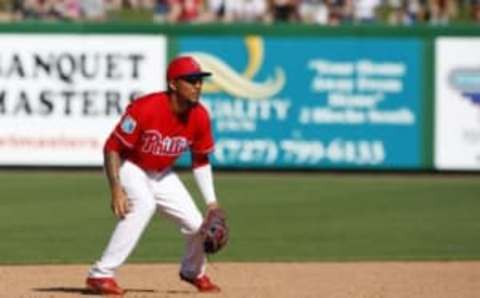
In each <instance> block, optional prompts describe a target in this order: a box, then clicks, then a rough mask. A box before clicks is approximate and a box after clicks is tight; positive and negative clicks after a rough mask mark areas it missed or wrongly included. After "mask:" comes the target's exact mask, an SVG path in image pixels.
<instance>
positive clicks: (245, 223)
mask: <svg viewBox="0 0 480 298" xmlns="http://www.w3.org/2000/svg"><path fill="white" fill-rule="evenodd" d="M182 178H183V180H184V181H185V183H186V184H187V186H188V187H189V188H190V189H193V190H194V191H193V193H194V195H195V196H197V197H198V192H197V191H196V188H195V184H194V183H193V182H192V177H191V175H190V174H188V172H187V173H185V174H182ZM216 184H217V192H218V194H219V197H220V200H221V203H222V204H223V205H224V206H225V207H226V209H227V211H228V214H229V222H230V226H231V241H230V244H229V246H228V247H227V249H226V250H225V251H223V252H221V253H220V254H218V255H216V256H213V259H214V260H217V261H359V260H465V259H480V237H478V235H479V234H480V221H479V220H478V210H480V183H479V178H478V176H438V175H437V176H426V175H414V176H408V175H382V174H363V175H362V174H317V173H308V174H273V173H270V174H259V173H253V174H252V173H243V174H234V173H220V174H217V175H216ZM0 189H1V192H0V196H1V199H0V234H1V235H2V239H1V240H0V263H1V264H28V263H91V262H93V261H94V260H95V259H96V258H98V256H99V255H100V253H101V252H102V250H103V248H104V246H105V244H106V242H107V241H108V237H109V236H110V233H111V231H112V229H113V227H114V224H115V220H114V218H113V216H112V215H111V212H110V209H109V202H108V201H109V195H108V192H107V188H106V181H105V179H104V177H103V175H102V173H101V172H99V171H98V172H94V171H93V172H82V173H78V172H77V173H75V172H20V171H3V172H0ZM199 205H201V206H203V204H202V203H201V201H199ZM182 248H183V242H182V238H181V236H180V234H179V232H178V231H177V230H176V227H175V226H174V225H173V224H171V223H169V222H166V221H165V220H163V218H160V217H154V219H153V220H152V222H151V224H150V226H149V228H148V229H147V231H146V233H145V235H144V237H143V239H142V240H141V241H140V243H139V245H138V247H137V249H136V251H135V252H134V254H133V255H132V256H131V258H130V259H129V261H130V262H150V261H156V262H161V261H177V260H179V259H180V257H181V254H182Z"/></svg>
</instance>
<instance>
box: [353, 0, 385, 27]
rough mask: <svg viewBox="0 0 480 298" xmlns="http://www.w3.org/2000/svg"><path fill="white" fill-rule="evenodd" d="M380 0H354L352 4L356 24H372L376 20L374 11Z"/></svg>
mask: <svg viewBox="0 0 480 298" xmlns="http://www.w3.org/2000/svg"><path fill="white" fill-rule="evenodd" d="M381 3H382V2H381V0H356V1H354V4H353V16H354V19H355V22H357V23H373V22H375V21H376V19H377V15H376V10H377V8H378V7H379V6H380V4H381Z"/></svg>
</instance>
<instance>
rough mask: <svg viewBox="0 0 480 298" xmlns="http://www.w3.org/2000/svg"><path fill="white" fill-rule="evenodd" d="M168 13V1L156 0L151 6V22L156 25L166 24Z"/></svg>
mask: <svg viewBox="0 0 480 298" xmlns="http://www.w3.org/2000/svg"><path fill="white" fill-rule="evenodd" d="M169 11H170V9H169V5H168V0H156V1H155V3H154V5H153V21H154V22H156V23H164V22H166V21H167V19H168V12H169Z"/></svg>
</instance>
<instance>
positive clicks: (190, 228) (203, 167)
mask: <svg viewBox="0 0 480 298" xmlns="http://www.w3.org/2000/svg"><path fill="white" fill-rule="evenodd" d="M209 75H211V74H210V73H208V72H204V71H202V70H201V68H200V66H199V65H198V64H197V62H196V61H195V60H194V59H193V58H192V57H187V56H184V57H178V58H176V59H174V60H173V61H172V62H171V63H170V64H169V66H168V69H167V81H168V91H166V92H159V93H152V94H148V95H146V96H143V97H141V98H139V99H137V100H135V101H134V102H133V103H132V104H130V106H128V108H127V110H126V112H125V114H124V115H123V116H122V118H121V120H120V122H119V123H118V125H117V126H116V127H115V129H114V130H113V132H112V133H111V135H110V136H109V138H108V139H107V142H106V144H105V148H104V155H105V156H104V157H105V162H104V166H105V172H106V175H107V178H108V182H109V186H110V191H111V208H112V211H113V212H114V213H115V215H116V216H117V217H118V218H119V221H118V223H117V226H116V228H115V230H114V231H113V234H112V236H111V239H110V242H109V244H108V246H107V248H106V249H105V251H104V252H103V255H102V257H101V258H100V260H99V261H97V262H96V263H95V264H94V266H93V267H92V268H91V269H90V271H89V274H88V278H87V281H86V283H87V287H88V288H89V289H90V290H91V291H92V292H95V293H99V294H116V295H122V294H123V293H124V290H123V289H122V288H121V287H120V286H119V285H118V284H117V283H116V281H115V279H114V276H115V271H116V269H118V268H119V267H120V266H121V265H122V264H123V263H124V262H125V261H126V259H127V257H128V256H129V255H130V253H131V252H132V250H133V249H134V247H135V246H136V244H137V241H138V240H139V238H140V236H141V234H142V232H143V231H144V230H145V228H146V226H147V224H148V223H149V221H150V219H151V218H152V216H153V214H154V213H156V212H158V213H159V214H161V215H163V216H165V217H166V218H168V219H170V220H172V221H173V222H175V223H176V224H177V225H178V227H179V228H180V231H181V232H182V234H183V235H184V237H185V241H186V251H185V253H184V256H183V259H182V262H181V268H180V278H181V280H183V281H186V282H188V283H190V284H192V285H193V286H195V287H196V288H197V289H198V290H199V291H200V292H218V291H220V288H219V287H218V286H216V285H215V284H213V283H212V282H211V281H210V279H209V278H208V277H207V275H206V274H205V266H206V257H205V252H204V247H203V237H202V235H201V233H200V232H199V231H200V228H201V226H202V222H203V218H202V215H201V213H200V211H199V210H198V208H197V206H196V205H195V203H194V202H193V200H192V198H191V196H190V194H189V192H188V191H187V189H186V188H185V186H184V185H183V183H182V182H181V181H180V179H179V178H178V177H177V175H176V174H175V173H174V172H172V170H171V167H172V165H173V163H174V162H175V160H176V159H177V158H178V157H179V156H180V155H181V154H182V153H183V152H184V151H186V150H190V151H191V152H192V165H193V174H194V177H195V180H196V182H197V184H198V186H199V189H200V191H201V193H202V195H203V197H204V199H205V202H206V204H207V209H208V210H209V211H210V210H215V209H217V208H219V205H218V203H217V199H216V196H215V191H214V185H213V177H212V176H213V175H212V169H211V166H210V163H209V159H208V154H209V153H210V152H211V151H212V150H213V147H214V143H213V137H212V132H211V128H210V119H209V116H208V113H207V111H206V109H205V108H204V107H203V106H202V105H201V104H200V103H199V98H200V92H201V88H202V82H203V78H204V77H205V76H209Z"/></svg>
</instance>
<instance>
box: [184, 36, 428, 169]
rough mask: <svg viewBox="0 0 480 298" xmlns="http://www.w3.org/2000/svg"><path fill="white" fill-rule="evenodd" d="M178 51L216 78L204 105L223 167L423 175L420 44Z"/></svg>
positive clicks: (230, 40) (300, 42)
mask: <svg viewBox="0 0 480 298" xmlns="http://www.w3.org/2000/svg"><path fill="white" fill-rule="evenodd" d="M178 46H179V52H180V54H189V55H193V56H195V57H196V58H197V60H198V61H199V62H200V64H201V65H202V67H203V68H205V69H206V70H208V71H211V72H213V74H214V75H213V76H212V78H211V79H209V80H208V81H205V83H204V91H203V96H202V102H203V103H204V104H205V106H206V107H207V108H208V110H209V111H210V114H211V117H212V121H213V129H214V135H215V139H216V149H215V152H214V154H213V164H214V165H216V166H217V167H222V166H223V167H240V168H241V167H248V168H263V167H268V168H319V169H321V168H326V169H334V168H339V169H342V168H344V169H355V168H372V169H375V168H378V169H397V168H398V169H402V168H404V169H407V168H408V169H414V168H420V167H421V131H422V127H421V119H420V118H421V112H422V111H421V107H422V104H421V93H422V92H421V91H422V90H421V88H422V85H423V83H422V77H421V70H422V67H423V65H422V60H421V54H422V50H423V45H422V43H421V42H420V40H418V39H414V38H403V39H389V38H354V37H352V38H291V37H289V38H287V37H260V36H247V37H184V38H179V39H178ZM182 162H183V163H185V162H187V161H186V159H185V158H184V159H182V161H181V163H182Z"/></svg>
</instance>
